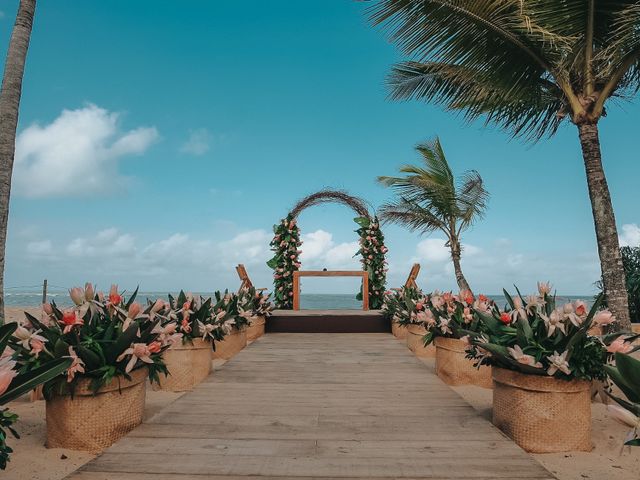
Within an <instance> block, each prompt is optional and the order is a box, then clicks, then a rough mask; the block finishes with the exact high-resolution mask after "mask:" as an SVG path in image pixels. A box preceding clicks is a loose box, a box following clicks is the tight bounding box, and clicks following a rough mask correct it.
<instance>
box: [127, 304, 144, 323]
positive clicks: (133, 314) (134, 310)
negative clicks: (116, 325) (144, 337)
mask: <svg viewBox="0 0 640 480" xmlns="http://www.w3.org/2000/svg"><path fill="white" fill-rule="evenodd" d="M141 311H142V305H140V304H139V303H137V302H136V303H132V304H131V305H130V306H129V311H128V312H127V316H128V317H129V318H130V319H132V320H135V319H136V318H137V317H138V315H140V312H141Z"/></svg>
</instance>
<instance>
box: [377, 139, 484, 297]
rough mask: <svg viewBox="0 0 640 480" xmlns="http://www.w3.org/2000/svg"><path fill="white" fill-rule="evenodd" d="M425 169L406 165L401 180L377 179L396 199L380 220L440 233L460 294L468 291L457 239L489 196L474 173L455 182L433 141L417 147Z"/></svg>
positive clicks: (481, 212) (480, 212)
mask: <svg viewBox="0 0 640 480" xmlns="http://www.w3.org/2000/svg"><path fill="white" fill-rule="evenodd" d="M416 150H417V151H418V153H419V154H420V155H421V156H422V160H423V161H424V165H421V166H414V165H405V166H403V167H401V168H400V173H404V174H405V176H403V177H378V181H379V182H380V183H382V184H383V185H385V186H387V187H391V188H393V189H394V190H395V191H396V193H397V194H398V199H397V200H396V201H394V202H392V203H387V204H385V205H383V206H382V207H381V209H380V218H381V219H382V220H383V221H385V222H393V223H398V224H400V225H404V226H406V227H408V228H409V229H411V230H412V231H419V232H421V233H431V232H435V231H441V232H443V233H444V234H445V235H446V237H447V243H446V245H447V246H448V247H449V249H450V250H451V260H452V261H453V268H454V270H455V274H456V281H457V282H458V286H459V287H460V289H461V290H468V291H471V288H470V287H469V283H468V282H467V279H466V278H465V277H464V274H463V273H462V267H461V266H460V256H461V254H462V245H461V244H460V235H461V234H462V232H463V231H465V230H466V229H467V228H469V227H470V226H471V225H472V224H473V223H474V222H475V221H476V220H478V219H480V218H482V216H483V215H484V212H485V210H486V208H487V200H488V199H489V193H488V192H487V191H486V190H485V189H484V185H483V182H482V177H481V176H480V174H479V173H478V172H476V171H475V170H470V171H468V172H465V173H464V175H463V176H462V177H461V178H460V179H459V180H458V182H457V184H456V180H455V178H454V176H453V173H451V168H449V164H448V163H447V159H446V157H445V155H444V151H443V150H442V146H441V145H440V140H439V139H438V138H437V137H436V139H435V140H433V141H431V142H426V143H423V144H420V145H418V146H417V147H416Z"/></svg>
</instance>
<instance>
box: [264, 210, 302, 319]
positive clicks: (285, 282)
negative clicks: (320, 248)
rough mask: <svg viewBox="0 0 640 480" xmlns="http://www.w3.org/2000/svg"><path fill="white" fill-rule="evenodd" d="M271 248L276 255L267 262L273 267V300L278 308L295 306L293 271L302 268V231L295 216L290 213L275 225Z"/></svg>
mask: <svg viewBox="0 0 640 480" xmlns="http://www.w3.org/2000/svg"><path fill="white" fill-rule="evenodd" d="M273 233H274V237H273V240H271V243H270V245H271V250H272V251H273V252H274V256H273V258H272V259H271V260H269V261H268V262H267V265H268V266H269V268H272V269H273V287H274V289H273V300H274V302H275V305H276V308H281V309H287V310H290V309H292V308H293V272H294V271H296V270H299V269H300V253H301V251H300V246H301V245H302V241H301V240H300V231H299V229H298V225H297V223H296V220H295V218H293V216H292V215H288V216H287V218H283V219H282V220H281V221H280V223H279V224H277V225H274V226H273Z"/></svg>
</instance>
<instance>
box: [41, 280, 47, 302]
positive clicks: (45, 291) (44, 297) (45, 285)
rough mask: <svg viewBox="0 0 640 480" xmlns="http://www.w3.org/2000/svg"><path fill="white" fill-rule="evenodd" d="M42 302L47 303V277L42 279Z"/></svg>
mask: <svg viewBox="0 0 640 480" xmlns="http://www.w3.org/2000/svg"><path fill="white" fill-rule="evenodd" d="M42 303H43V304H45V303H47V279H46V278H45V279H44V282H43V284H42Z"/></svg>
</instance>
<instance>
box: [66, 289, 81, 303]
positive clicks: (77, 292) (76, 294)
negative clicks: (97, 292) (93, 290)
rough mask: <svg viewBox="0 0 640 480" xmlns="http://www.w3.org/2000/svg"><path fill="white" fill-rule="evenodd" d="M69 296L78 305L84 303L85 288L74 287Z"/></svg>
mask: <svg viewBox="0 0 640 480" xmlns="http://www.w3.org/2000/svg"><path fill="white" fill-rule="evenodd" d="M69 296H70V297H71V300H73V303H75V304H76V305H82V304H83V303H84V289H83V288H81V287H73V288H72V289H71V290H69Z"/></svg>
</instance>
